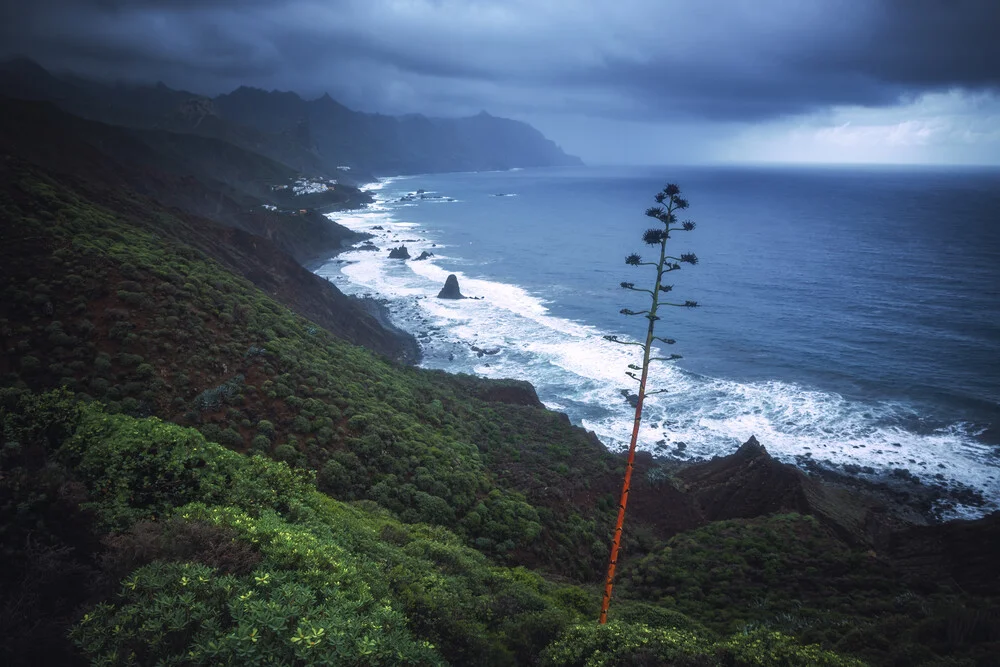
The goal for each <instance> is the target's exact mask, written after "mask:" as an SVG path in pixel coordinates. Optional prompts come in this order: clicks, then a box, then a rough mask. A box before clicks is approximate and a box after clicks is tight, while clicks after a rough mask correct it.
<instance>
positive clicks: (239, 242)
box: [0, 100, 418, 362]
mask: <svg viewBox="0 0 1000 667" xmlns="http://www.w3.org/2000/svg"><path fill="white" fill-rule="evenodd" d="M0 119H2V121H3V122H0V151H3V152H4V153H6V154H7V155H8V156H9V157H10V158H12V157H14V156H19V157H20V159H22V160H24V162H25V163H26V164H32V165H36V166H38V167H40V168H42V169H44V170H45V171H46V172H47V173H49V174H52V175H54V176H55V177H56V178H58V179H59V180H64V181H65V182H67V183H72V184H73V185H74V186H75V188H76V189H77V191H78V192H80V193H81V194H82V195H84V196H86V197H88V198H89V199H91V200H92V201H93V202H95V203H97V204H99V205H101V206H103V207H104V208H106V209H107V210H110V211H113V212H114V213H116V214H118V215H120V216H122V218H123V219H126V220H129V221H130V222H131V224H133V225H137V226H140V227H144V228H146V229H149V230H151V231H154V232H155V233H157V234H161V235H162V236H164V237H165V238H168V239H171V240H173V241H174V242H176V243H181V244H184V245H186V246H190V247H192V248H195V249H197V250H198V251H200V252H203V253H205V254H206V255H207V256H209V257H212V258H213V259H215V260H216V261H218V262H220V263H221V264H222V265H223V266H225V267H227V268H228V269H229V270H230V271H232V272H233V273H234V274H236V275H240V276H244V277H246V278H248V279H249V280H250V281H251V282H253V283H254V284H255V285H257V286H258V287H260V288H261V289H263V290H265V291H267V293H268V294H270V295H272V296H274V297H275V298H277V299H279V300H280V301H281V302H283V303H285V304H286V305H287V306H289V307H290V308H291V309H292V310H294V311H296V312H298V313H300V314H301V315H303V316H305V317H308V318H310V319H311V320H313V321H314V322H316V323H317V324H319V325H320V326H323V327H325V328H327V329H328V330H330V331H331V332H333V333H334V334H336V335H338V336H340V337H342V338H344V339H345V340H349V341H351V342H353V343H355V344H357V345H363V346H366V347H368V348H369V349H371V350H373V351H375V352H378V353H379V354H383V355H386V356H388V357H390V358H393V359H398V360H400V361H406V362H412V361H414V360H415V359H416V358H417V356H418V347H417V345H416V343H415V341H414V340H413V339H412V337H411V336H409V335H407V334H404V333H402V332H399V331H389V330H387V329H386V328H384V327H382V326H381V325H380V324H379V323H378V321H377V320H376V319H375V318H373V317H372V316H371V315H369V314H368V313H367V312H366V311H365V310H364V309H363V308H361V307H359V306H358V305H357V304H356V303H355V302H354V301H353V300H352V299H349V298H348V297H346V296H345V295H344V294H343V293H341V292H340V291H339V290H338V289H337V288H336V287H334V286H333V285H332V284H330V283H328V282H327V281H324V280H322V279H320V278H319V277H317V276H316V275H314V274H312V273H311V272H309V271H307V270H306V269H305V268H303V266H302V264H303V263H305V262H309V261H313V260H316V259H320V258H323V257H329V256H330V255H331V254H333V253H335V252H337V251H338V250H339V249H340V248H341V247H343V245H344V244H345V243H349V242H353V241H355V240H357V239H359V238H362V237H361V236H360V235H358V234H356V233H354V232H352V231H350V230H349V229H347V228H345V227H342V226H340V225H337V224H336V223H333V222H331V221H330V220H328V219H327V218H326V217H325V216H323V215H321V214H320V213H318V212H316V211H312V210H307V211H306V212H305V213H300V212H298V211H295V212H294V213H288V212H280V211H272V210H267V209H265V208H263V207H262V206H261V203H262V202H261V200H259V199H255V198H253V197H252V196H251V195H250V194H249V192H248V191H247V190H248V187H240V188H237V187H235V186H233V185H225V184H223V183H222V182H221V181H220V180H219V179H217V178H213V175H214V176H218V175H220V174H234V173H243V174H245V175H246V176H245V181H241V183H244V182H245V183H256V184H257V185H258V186H260V187H261V189H263V190H265V191H266V190H268V189H269V188H266V187H265V184H266V183H267V182H268V181H267V179H270V178H275V177H277V178H283V177H287V176H288V175H289V172H288V170H287V169H286V168H284V167H281V166H280V165H277V164H276V163H273V162H271V161H269V160H267V159H266V158H262V157H260V156H257V155H254V154H250V153H246V152H245V151H243V150H242V149H238V148H236V147H233V146H228V148H227V149H226V150H225V151H222V152H217V151H215V150H214V149H215V148H217V144H219V143H221V142H217V141H215V140H206V139H202V138H200V137H183V138H181V139H182V140H181V142H180V144H178V145H173V146H172V149H171V150H170V151H169V152H166V153H164V152H163V151H161V150H159V149H158V147H159V146H160V145H161V144H162V142H163V137H162V136H161V135H160V134H157V135H156V137H155V138H156V141H155V142H154V143H153V144H148V143H146V142H145V141H143V138H144V137H145V136H147V135H145V134H144V133H135V132H133V131H129V130H125V129H122V128H116V127H112V126H108V125H103V124H100V123H94V122H91V121H85V120H82V119H79V118H75V117H73V116H70V115H68V114H65V113H62V112H60V111H58V110H57V109H55V108H54V107H52V106H51V105H48V104H44V103H32V102H20V101H13V100H0ZM162 134H166V133H162ZM181 147H187V148H188V149H189V150H184V151H182V150H181ZM177 151H181V152H182V153H183V156H184V159H183V160H181V159H175V158H174V155H175V152H177ZM205 156H211V157H210V158H207V159H203V157H205ZM192 172H193V173H192ZM354 193H355V194H353V195H347V199H346V201H347V203H349V204H356V203H359V202H360V201H365V200H366V199H367V197H366V196H364V195H362V194H361V193H359V192H357V191H356V190H355V191H354ZM352 197H353V199H352ZM209 216H210V217H209ZM14 239H15V234H14V231H13V230H12V231H11V232H9V233H6V234H5V240H7V241H9V242H10V243H13V242H14ZM10 262H11V264H10V267H9V268H10V270H14V267H15V266H20V265H25V272H24V273H23V274H20V275H21V276H22V278H24V279H27V277H28V276H29V275H30V273H31V271H32V269H31V266H33V265H37V266H44V265H45V264H46V259H45V257H44V255H37V254H29V255H26V256H21V257H16V258H11V259H10ZM12 279H13V278H12Z"/></svg>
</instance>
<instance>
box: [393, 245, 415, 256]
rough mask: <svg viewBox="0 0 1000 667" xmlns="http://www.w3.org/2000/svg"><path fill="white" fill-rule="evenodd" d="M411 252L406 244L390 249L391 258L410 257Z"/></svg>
mask: <svg viewBox="0 0 1000 667" xmlns="http://www.w3.org/2000/svg"><path fill="white" fill-rule="evenodd" d="M409 258H410V252H409V251H408V250H407V249H406V246H405V245H401V246H399V247H398V248H393V249H392V250H390V251H389V259H409Z"/></svg>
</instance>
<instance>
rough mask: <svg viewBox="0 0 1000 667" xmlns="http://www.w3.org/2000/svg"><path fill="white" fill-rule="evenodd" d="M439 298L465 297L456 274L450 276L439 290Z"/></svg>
mask: <svg viewBox="0 0 1000 667" xmlns="http://www.w3.org/2000/svg"><path fill="white" fill-rule="evenodd" d="M438 298H439V299H464V298H465V297H464V296H462V291H461V290H460V289H458V278H457V277H455V274H454V273H453V274H451V275H450V276H448V279H447V280H445V281H444V287H442V288H441V291H440V292H438Z"/></svg>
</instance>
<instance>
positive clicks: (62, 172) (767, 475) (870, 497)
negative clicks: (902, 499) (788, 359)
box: [0, 103, 1000, 665]
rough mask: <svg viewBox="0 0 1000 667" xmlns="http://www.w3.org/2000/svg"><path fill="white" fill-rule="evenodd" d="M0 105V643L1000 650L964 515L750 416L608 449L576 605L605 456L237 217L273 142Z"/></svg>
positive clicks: (58, 654)
mask: <svg viewBox="0 0 1000 667" xmlns="http://www.w3.org/2000/svg"><path fill="white" fill-rule="evenodd" d="M24 104H25V103H9V104H8V103H5V105H4V107H3V109H4V113H5V114H6V115H5V116H4V117H5V118H6V119H8V121H9V122H5V123H3V124H2V125H0V154H2V156H3V159H2V160H0V212H2V225H3V228H2V229H3V238H4V243H3V244H2V247H0V290H2V295H3V299H2V302H0V378H2V384H0V470H2V472H3V474H2V476H0V534H2V535H3V537H4V539H3V549H2V550H0V573H2V576H0V600H2V601H3V602H2V605H3V606H2V607H0V629H2V633H3V636H4V637H6V638H9V639H8V640H7V641H5V642H4V643H3V646H2V647H0V651H2V655H3V658H4V662H5V664H46V663H48V664H55V663H58V664H75V663H82V662H98V661H100V660H111V659H112V657H113V656H115V655H123V654H124V652H126V651H133V652H135V653H136V661H137V662H138V663H140V664H155V662H156V661H158V660H164V661H166V660H172V661H176V662H182V661H200V662H201V663H202V664H212V663H213V662H215V663H218V662H222V661H225V660H232V661H238V660H244V659H245V656H246V655H252V656H254V657H255V658H256V657H261V658H262V659H263V656H267V657H268V659H281V660H284V661H286V662H288V663H292V662H294V661H296V660H303V661H304V660H305V658H302V657H301V656H300V653H301V652H302V651H304V650H305V649H303V646H305V645H309V646H311V647H312V648H313V649H315V650H316V657H315V662H316V664H322V662H323V661H324V660H325V661H326V662H333V661H336V660H337V659H338V657H337V655H338V654H337V653H336V652H337V651H338V650H339V651H348V652H349V656H350V657H351V659H357V660H360V661H365V660H366V659H362V658H360V657H359V656H376V657H377V659H379V660H382V661H383V662H392V661H402V660H407V661H410V662H412V663H414V664H441V663H443V662H445V661H447V662H450V663H453V664H505V665H509V664H538V663H540V662H544V663H545V664H552V665H554V664H576V663H574V662H573V661H572V660H571V659H570V658H567V657H566V655H568V654H569V653H571V651H570V649H571V648H572V649H574V650H583V648H587V647H589V649H593V651H597V650H601V651H604V652H605V653H608V654H611V655H614V656H615V659H616V660H618V661H619V662H621V663H622V664H630V663H632V664H638V663H640V662H641V661H645V662H642V663H641V664H725V665H764V664H768V662H767V660H769V659H770V658H769V656H778V657H777V658H775V660H779V659H780V661H781V663H782V664H787V665H809V664H825V665H854V664H858V662H856V661H855V657H856V658H858V659H863V660H865V661H867V662H869V663H871V664H885V665H898V664H914V665H918V664H942V661H947V660H958V661H964V664H990V663H989V661H990V660H991V656H996V655H997V654H998V649H1000V646H998V642H1000V633H998V625H997V618H998V615H997V613H996V611H997V609H998V606H997V605H998V601H997V596H998V591H1000V586H998V585H997V576H998V575H997V573H996V572H995V571H994V569H993V568H991V567H990V564H991V563H992V562H994V559H995V558H996V557H997V556H998V555H1000V554H998V545H997V534H998V522H997V520H996V517H995V516H993V517H988V518H986V519H983V520H981V521H977V522H953V523H948V524H936V525H921V524H926V523H927V522H926V521H925V520H918V519H917V518H914V517H913V516H911V515H908V514H906V513H904V512H901V511H898V508H896V507H894V506H893V505H892V504H891V503H887V502H886V501H885V499H884V497H882V496H880V495H879V494H878V493H877V490H873V491H872V492H871V493H869V492H867V491H864V490H858V489H848V488H845V487H843V486H838V485H836V484H831V483H828V482H824V481H822V480H821V479H818V478H817V476H816V475H810V474H807V473H805V472H803V471H802V470H799V469H797V468H795V467H793V466H790V465H787V464H784V463H781V462H779V461H776V460H775V459H774V458H772V457H771V456H770V455H769V454H768V452H767V450H766V445H767V443H758V442H757V441H756V439H754V438H750V439H749V440H748V441H747V442H746V443H744V444H743V445H742V446H741V447H739V448H738V449H736V448H735V447H734V451H733V453H731V454H729V455H727V456H722V457H718V458H716V459H713V460H711V461H704V462H697V463H694V464H691V465H680V464H678V463H676V462H673V461H669V460H665V459H657V458H654V457H653V456H652V455H650V454H648V453H641V454H640V455H639V456H638V457H637V468H636V473H635V477H634V480H635V482H634V486H633V491H632V495H631V500H630V505H629V523H628V527H627V530H626V534H625V543H624V551H623V560H622V568H621V570H620V579H619V589H617V590H618V591H620V598H616V600H615V603H614V604H613V605H612V620H613V623H612V625H610V626H608V627H607V628H605V629H599V628H597V626H596V624H595V623H594V619H595V618H596V616H597V605H598V602H599V598H600V595H599V592H598V590H597V584H598V582H599V581H600V578H601V574H602V571H603V568H604V565H605V563H606V558H607V553H608V551H607V548H608V544H609V536H610V531H611V528H612V526H613V521H614V517H615V514H616V511H617V504H616V503H617V494H618V492H619V490H620V487H621V475H622V472H623V470H624V460H623V459H622V457H620V456H618V455H616V454H614V453H612V452H609V451H608V450H607V448H605V447H604V445H603V444H602V443H601V442H600V441H599V440H598V439H597V438H596V437H595V436H594V435H593V434H592V433H588V432H587V431H585V430H584V429H581V428H579V427H576V426H573V425H572V424H571V423H570V422H569V420H568V418H566V416H565V415H561V414H559V413H555V412H552V411H549V410H546V409H545V408H544V406H543V405H542V404H541V402H540V401H539V400H538V396H537V394H536V393H535V391H534V388H533V387H531V385H529V384H527V383H524V382H516V381H492V380H486V379H482V378H475V377H470V376H454V375H449V374H447V373H443V372H439V371H427V370H423V369H419V368H414V367H412V366H410V365H408V364H407V363H406V362H408V361H412V360H413V353H414V349H415V348H414V346H413V341H412V339H407V338H406V337H405V336H400V335H399V333H398V332H393V331H391V330H390V329H388V328H387V327H386V326H384V324H385V321H384V313H380V311H379V309H378V308H377V307H376V304H372V303H363V302H362V303H359V302H357V301H355V300H352V299H348V298H347V297H345V296H344V295H343V294H341V293H340V292H339V291H337V290H336V288H335V287H334V286H333V285H331V284H329V283H328V282H326V281H324V280H322V279H320V278H318V277H316V276H315V275H313V274H311V273H309V272H308V271H307V270H306V269H304V268H303V267H302V265H301V262H302V261H305V260H306V258H307V257H306V256H307V254H308V253H307V249H308V248H309V246H310V245H315V244H314V243H310V242H315V241H316V240H317V239H323V238H326V239H327V240H328V241H329V242H330V243H331V245H334V240H333V239H334V238H336V237H335V236H327V237H317V236H314V233H316V232H315V229H316V228H315V227H308V226H305V227H297V226H296V225H297V224H298V223H302V224H303V225H310V224H313V223H315V224H316V225H319V224H320V222H321V221H320V218H322V216H321V215H320V214H319V213H318V212H317V213H316V216H318V217H316V216H312V217H309V216H304V215H302V214H300V215H298V216H293V215H288V217H264V218H262V219H263V220H264V221H265V222H266V224H267V225H273V226H271V227H268V226H266V225H265V222H259V223H254V220H255V218H254V217H253V216H250V217H249V218H248V217H246V216H244V215H243V214H242V213H241V211H243V210H244V209H245V208H246V206H247V205H251V206H261V207H263V205H264V204H267V205H269V206H274V207H275V208H276V209H278V208H279V207H278V204H277V203H270V202H271V201H277V200H266V199H261V198H259V197H258V196H257V195H255V194H254V193H253V192H251V191H250V189H249V187H250V186H249V185H247V186H245V187H240V188H237V187H236V184H238V181H234V180H233V179H231V178H230V179H229V181H228V183H229V184H228V185H226V186H225V187H223V185H220V184H221V183H223V181H225V179H224V178H222V177H223V176H224V175H225V174H227V173H229V174H231V173H233V171H232V166H233V165H237V166H238V165H239V164H252V165H257V166H256V167H255V169H256V168H260V169H262V170H264V171H267V172H272V173H274V174H278V175H280V174H281V172H280V170H277V171H276V170H275V169H276V168H275V167H274V166H273V165H272V164H271V163H269V162H262V161H261V160H260V158H259V156H257V157H254V156H247V155H245V154H244V152H243V149H238V150H237V151H236V152H229V153H227V155H229V156H230V157H229V158H227V160H230V159H231V160H234V161H235V162H230V163H229V166H226V164H223V162H224V161H223V160H222V159H221V158H219V161H218V162H209V164H207V165H206V164H205V159H206V158H205V157H204V155H205V154H204V153H201V152H200V151H199V150H196V149H194V148H191V146H192V145H193V144H184V145H185V146H188V148H185V149H184V150H185V151H189V150H190V152H189V153H187V155H188V158H187V159H188V160H190V161H191V162H195V163H198V164H202V165H203V166H202V167H200V168H199V170H200V172H199V173H200V174H201V175H200V176H192V175H191V174H190V173H189V172H188V169H189V167H180V166H176V163H172V162H171V160H169V159H168V156H167V154H166V153H164V152H161V151H160V150H158V149H156V147H155V145H151V144H150V143H149V142H146V141H143V140H141V139H140V138H137V137H136V135H134V134H132V133H131V132H130V131H126V130H123V129H121V128H113V127H111V126H106V125H100V124H97V123H92V122H90V121H81V120H79V119H73V118H71V117H68V116H67V115H66V114H65V113H63V112H60V111H58V110H55V109H53V108H51V107H49V106H45V105H41V106H39V105H30V104H29V105H27V106H24ZM98 137H101V138H100V139H99V138H98ZM153 144H155V142H153ZM178 145H179V144H178ZM109 146H112V147H114V148H113V149H112V148H108V147H109ZM126 148H127V149H128V150H126ZM199 155H200V156H201V157H197V156H199ZM171 165H174V166H171ZM209 167H211V170H210V169H209ZM199 170H195V171H199ZM209 173H214V174H216V175H218V176H219V177H218V178H215V177H210V176H208V175H207V174H209ZM227 178H228V177H227ZM296 178H298V176H296ZM250 180H251V179H247V180H246V181H245V182H246V183H249V181H250ZM239 182H244V181H239ZM310 183H312V181H310ZM289 187H294V181H293V182H292V185H289ZM302 187H306V186H302ZM237 191H239V192H237ZM323 192H328V190H323ZM260 193H263V194H264V195H266V193H267V189H264V188H262V189H261V190H260V192H258V194H260ZM261 196H263V195H261ZM213 200H214V201H216V202H218V211H219V213H218V216H215V215H213V214H212V211H211V210H210V209H208V208H206V206H207V202H211V201H213ZM263 210H265V211H268V215H270V214H273V215H274V216H283V215H285V214H284V213H280V212H278V211H271V210H270V209H266V208H264V209H263ZM307 213H308V211H307ZM254 215H257V214H254ZM260 215H262V216H264V215H265V214H263V213H261V214H260ZM286 222H287V224H283V223H286ZM255 224H257V225H258V226H254V225H255ZM329 229H332V230H333V231H331V232H329V234H332V235H336V234H340V233H342V232H339V231H338V230H337V228H336V227H331V228H329ZM267 230H272V232H273V233H270V238H268V236H269V233H268V231H267ZM352 238H356V237H350V236H343V237H341V238H340V240H339V242H342V241H344V240H350V239H352ZM324 252H325V250H324ZM380 320H381V321H380ZM747 436H748V437H749V436H750V434H747ZM330 582H336V586H331V585H330ZM616 595H618V593H616ZM237 601H238V602H237ZM258 601H259V604H258ZM244 603H245V606H241V607H239V609H240V610H243V611H240V613H239V614H235V613H233V612H232V609H234V608H235V607H233V606H232V605H237V604H240V605H243V604H244ZM182 609H187V610H191V613H190V615H184V614H181V615H180V616H177V617H176V618H175V612H176V611H177V610H182ZM268 610H271V611H268ZM244 612H245V613H244ZM271 612H274V613H273V614H272V613H271ZM269 614H270V615H269ZM167 627H169V628H172V629H171V630H169V631H166V632H164V631H161V629H162V628H167ZM328 633H329V634H328ZM334 633H341V634H340V635H337V636H338V640H337V642H330V641H327V640H326V639H325V638H326V637H329V636H331V635H333V634H334ZM248 638H249V639H248ZM643 638H644V641H643ZM303 642H307V644H303ZM308 642H312V644H308ZM762 647H764V648H762ZM589 649H588V650H589ZM239 656H244V657H239ZM560 656H562V657H560ZM852 656H853V657H852ZM341 658H343V656H341ZM374 660H375V658H372V661H374ZM305 664H312V663H305ZM958 664H963V663H961V662H959V663H958Z"/></svg>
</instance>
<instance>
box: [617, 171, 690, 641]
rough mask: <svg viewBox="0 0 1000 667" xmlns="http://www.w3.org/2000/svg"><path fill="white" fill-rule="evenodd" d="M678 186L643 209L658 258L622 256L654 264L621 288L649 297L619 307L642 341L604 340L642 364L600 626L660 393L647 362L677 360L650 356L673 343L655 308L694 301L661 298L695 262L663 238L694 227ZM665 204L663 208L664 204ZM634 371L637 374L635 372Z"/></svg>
mask: <svg viewBox="0 0 1000 667" xmlns="http://www.w3.org/2000/svg"><path fill="white" fill-rule="evenodd" d="M680 192H681V191H680V188H678V187H677V186H676V185H674V184H670V185H667V186H666V187H665V188H663V190H662V191H660V192H658V193H656V197H655V199H656V203H657V206H654V207H652V208H649V209H647V210H646V215H647V216H648V217H650V218H653V219H655V220H657V221H659V222H660V223H661V224H662V225H663V226H662V228H659V227H656V228H651V229H647V230H646V231H645V233H643V235H642V240H643V241H644V242H645V243H646V245H649V246H652V247H654V248H657V249H659V251H660V255H659V259H658V260H656V261H652V262H647V261H643V259H642V257H641V256H640V255H638V254H635V253H633V254H631V255H629V256H628V257H626V258H625V263H626V264H628V265H629V266H635V267H640V266H653V267H656V280H655V281H654V282H653V284H652V288H651V289H644V288H641V287H636V286H635V283H631V282H623V283H621V288H622V289H626V290H630V291H633V292H643V293H645V294H647V295H648V296H649V307H648V308H647V309H645V310H638V311H636V310H631V309H629V308H623V309H622V310H621V313H622V315H629V316H638V317H645V318H646V319H647V320H649V324H648V325H647V327H646V340H645V342H642V343H640V342H638V341H629V340H622V339H620V338H619V337H618V336H605V338H606V339H608V340H610V341H611V342H614V343H620V344H622V345H635V346H638V347H641V348H642V366H637V365H635V364H629V366H628V367H629V369H630V370H628V371H626V373H625V374H626V375H628V376H629V377H631V378H632V379H634V380H637V381H638V382H639V397H638V400H637V401H636V404H635V420H634V421H633V423H632V439H631V441H630V442H629V446H628V460H627V462H626V464H625V480H624V483H623V484H622V495H621V500H620V501H619V503H618V520H617V521H616V522H615V532H614V537H613V538H612V540H611V555H610V557H609V558H608V575H607V579H606V580H605V582H604V599H603V601H602V602H601V616H600V618H599V621H598V622H599V623H601V624H602V625H603V624H604V623H607V621H608V606H609V605H610V604H611V590H612V588H613V587H614V581H615V568H616V567H617V565H618V551H619V548H620V547H621V537H622V524H623V523H624V521H625V506H626V505H627V504H628V494H629V490H630V489H631V486H632V470H633V468H634V467H635V445H636V442H637V441H638V439H639V424H640V423H641V422H642V404H643V402H644V400H645V398H646V396H650V395H652V394H657V393H660V392H661V391H662V390H657V391H649V392H647V391H646V379H647V378H648V377H649V362H651V361H673V360H675V359H680V358H681V357H680V355H678V354H671V355H668V356H666V357H654V356H652V351H653V344H654V343H655V342H659V343H664V344H666V345H673V344H674V343H675V342H676V341H674V339H673V338H664V337H662V336H656V335H655V329H656V323H657V321H659V319H660V317H659V316H658V315H657V311H659V309H660V308H661V307H664V306H674V307H678V308H695V307H697V306H698V303H697V302H696V301H683V302H673V301H666V300H664V301H661V300H660V299H661V297H663V296H664V295H666V294H667V293H669V292H670V291H671V290H672V289H673V286H672V285H665V284H664V283H663V278H664V276H665V275H666V274H668V273H671V272H673V271H679V270H680V268H681V265H682V264H692V265H693V264H697V263H698V258H697V257H696V256H695V255H693V254H690V253H683V254H680V255H678V256H676V257H674V256H672V255H668V254H667V240H669V239H670V235H671V234H672V233H673V232H679V231H684V232H689V231H691V230H693V229H694V228H695V223H694V222H692V221H690V220H685V221H684V222H678V221H677V212H678V211H682V210H684V209H686V208H687V207H688V202H687V200H686V199H684V198H682V197H681V196H680ZM664 205H665V207H664ZM636 372H638V375H637V374H636Z"/></svg>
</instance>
